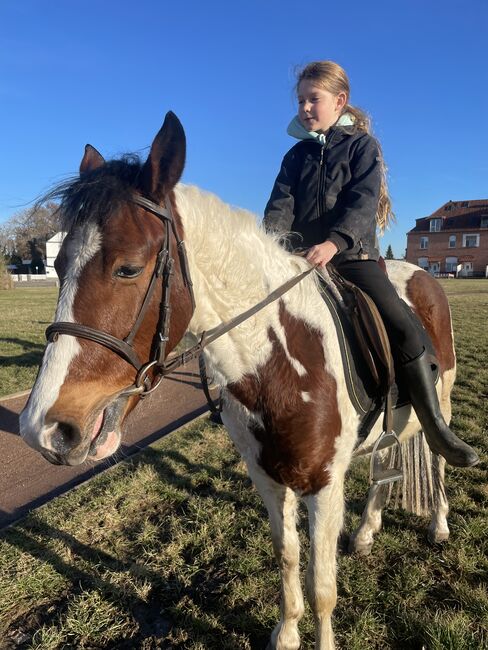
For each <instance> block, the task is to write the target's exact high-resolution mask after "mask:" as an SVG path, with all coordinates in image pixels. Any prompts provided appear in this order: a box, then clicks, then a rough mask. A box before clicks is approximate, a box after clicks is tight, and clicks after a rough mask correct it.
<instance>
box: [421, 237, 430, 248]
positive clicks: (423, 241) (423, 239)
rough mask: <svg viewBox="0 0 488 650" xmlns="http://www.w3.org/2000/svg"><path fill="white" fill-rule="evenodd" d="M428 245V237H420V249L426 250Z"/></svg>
mask: <svg viewBox="0 0 488 650" xmlns="http://www.w3.org/2000/svg"><path fill="white" fill-rule="evenodd" d="M428 245H429V238H428V237H421V238H420V248H427V247H428Z"/></svg>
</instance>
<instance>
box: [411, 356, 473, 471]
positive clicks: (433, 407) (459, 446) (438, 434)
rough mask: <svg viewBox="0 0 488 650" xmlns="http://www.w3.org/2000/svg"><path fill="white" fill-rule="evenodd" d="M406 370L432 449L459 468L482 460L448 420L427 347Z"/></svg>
mask: <svg viewBox="0 0 488 650" xmlns="http://www.w3.org/2000/svg"><path fill="white" fill-rule="evenodd" d="M403 371H404V373H405V377H406V379H407V382H408V390H409V393H410V398H411V400H412V405H413V407H414V409H415V412H416V413H417V416H418V419H419V420H420V424H421V425H422V430H423V432H424V434H425V437H426V439H427V442H428V443H429V447H430V448H431V450H432V452H433V453H434V454H440V455H441V456H444V458H445V459H446V461H447V462H448V463H449V464H450V465H454V466H455V467H471V466H472V465H476V464H477V463H479V460H480V459H479V457H478V454H477V453H476V452H475V450H474V449H473V448H472V447H470V446H469V445H467V444H466V443H465V442H463V441H462V440H461V439H460V438H458V437H457V436H456V434H454V433H453V432H452V431H451V429H450V428H449V427H448V426H447V424H446V421H445V420H444V417H443V415H442V413H441V409H440V406H439V400H438V399H437V393H436V390H435V386H434V382H433V379H432V371H431V368H430V363H429V361H428V359H427V353H426V352H425V350H424V352H422V354H421V355H420V356H419V357H417V358H416V359H414V360H413V361H409V362H408V363H406V364H405V365H404V366H403Z"/></svg>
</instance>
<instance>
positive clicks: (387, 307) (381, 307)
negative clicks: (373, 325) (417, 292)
mask: <svg viewBox="0 0 488 650" xmlns="http://www.w3.org/2000/svg"><path fill="white" fill-rule="evenodd" d="M336 268H337V270H338V271H339V273H340V274H341V275H342V276H344V278H346V280H349V282H352V283H353V284H355V285H356V286H358V287H359V288H360V289H362V290H363V291H364V292H365V293H367V294H368V296H369V297H370V298H372V300H373V301H374V303H375V304H376V306H377V307H378V311H379V312H380V314H381V317H382V319H383V322H384V324H385V328H386V331H387V333H388V338H389V339H390V346H391V352H392V355H393V358H394V359H395V361H396V362H397V363H400V364H404V363H407V362H408V361H412V360H413V359H416V358H417V357H418V356H419V355H420V354H422V352H423V349H424V346H423V343H422V340H421V338H420V335H419V333H418V331H417V329H416V327H415V326H414V325H413V324H412V322H411V318H409V316H408V314H407V313H406V311H405V304H404V303H403V302H402V300H401V299H400V298H399V297H398V294H397V292H396V291H395V288H394V287H393V285H392V283H391V282H390V280H389V279H388V276H387V275H386V273H385V272H384V271H383V270H382V268H381V267H380V265H379V264H378V262H375V261H374V260H361V261H359V260H358V261H355V260H353V261H348V262H343V263H342V264H340V265H338V266H337V267H336Z"/></svg>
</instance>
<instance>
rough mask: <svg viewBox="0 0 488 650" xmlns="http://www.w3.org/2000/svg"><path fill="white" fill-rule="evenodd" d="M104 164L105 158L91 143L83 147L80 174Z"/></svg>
mask: <svg viewBox="0 0 488 650" xmlns="http://www.w3.org/2000/svg"><path fill="white" fill-rule="evenodd" d="M104 164H105V158H104V157H103V156H102V154H101V153H99V152H98V151H97V150H96V149H95V147H92V146H91V144H87V145H86V147H85V155H84V156H83V160H82V161H81V163H80V174H85V173H86V172H91V171H93V170H94V169H97V167H101V166H102V165H104Z"/></svg>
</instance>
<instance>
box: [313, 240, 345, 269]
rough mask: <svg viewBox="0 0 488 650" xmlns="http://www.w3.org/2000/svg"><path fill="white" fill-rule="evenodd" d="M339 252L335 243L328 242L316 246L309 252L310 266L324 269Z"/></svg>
mask: <svg viewBox="0 0 488 650" xmlns="http://www.w3.org/2000/svg"><path fill="white" fill-rule="evenodd" d="M338 251H339V249H338V248H337V246H336V245H335V244H334V242H332V241H329V240H327V241H324V242H323V243H322V244H316V245H315V246H312V248H309V249H308V251H307V260H308V261H309V262H310V264H316V265H318V266H320V267H324V266H325V265H326V264H327V262H330V260H331V259H332V258H333V257H334V255H335V254H336V253H337V252H338Z"/></svg>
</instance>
